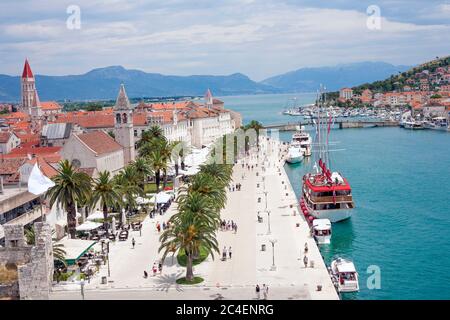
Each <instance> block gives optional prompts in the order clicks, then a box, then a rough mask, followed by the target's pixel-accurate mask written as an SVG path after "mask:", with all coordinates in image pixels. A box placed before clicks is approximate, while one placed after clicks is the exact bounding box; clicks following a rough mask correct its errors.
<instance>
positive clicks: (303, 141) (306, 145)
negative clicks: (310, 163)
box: [292, 126, 312, 157]
mask: <svg viewBox="0 0 450 320" xmlns="http://www.w3.org/2000/svg"><path fill="white" fill-rule="evenodd" d="M292 141H293V142H298V143H299V144H300V148H301V149H302V152H303V156H305V157H309V156H311V143H312V139H311V135H310V134H309V133H308V132H306V131H305V127H304V126H301V127H300V130H298V131H297V132H295V133H294V134H293V135H292Z"/></svg>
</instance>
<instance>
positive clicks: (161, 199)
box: [151, 191, 171, 203]
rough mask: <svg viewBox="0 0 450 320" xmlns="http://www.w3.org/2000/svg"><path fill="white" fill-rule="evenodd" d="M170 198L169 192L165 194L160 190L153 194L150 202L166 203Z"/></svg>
mask: <svg viewBox="0 0 450 320" xmlns="http://www.w3.org/2000/svg"><path fill="white" fill-rule="evenodd" d="M170 198H171V195H170V194H167V193H165V192H162V191H161V192H160V193H158V194H157V195H155V196H154V197H153V198H152V199H151V202H152V203H155V202H156V203H167V202H168V201H169V200H170Z"/></svg>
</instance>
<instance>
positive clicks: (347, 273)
mask: <svg viewBox="0 0 450 320" xmlns="http://www.w3.org/2000/svg"><path fill="white" fill-rule="evenodd" d="M329 272H330V276H331V280H332V281H333V284H334V285H335V287H336V289H337V290H338V292H357V291H359V283H358V272H357V271H356V268H355V265H354V264H353V262H352V261H350V260H346V259H343V258H337V259H336V260H333V261H332V262H331V266H330V268H329Z"/></svg>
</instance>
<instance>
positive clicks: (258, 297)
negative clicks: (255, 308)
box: [256, 284, 261, 300]
mask: <svg viewBox="0 0 450 320" xmlns="http://www.w3.org/2000/svg"><path fill="white" fill-rule="evenodd" d="M260 291H261V289H260V288H259V284H257V285H256V299H257V300H259V299H260V298H261V296H260Z"/></svg>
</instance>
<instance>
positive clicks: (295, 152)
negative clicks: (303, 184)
mask: <svg viewBox="0 0 450 320" xmlns="http://www.w3.org/2000/svg"><path fill="white" fill-rule="evenodd" d="M302 160H303V152H302V148H301V146H300V144H299V143H298V142H292V143H291V145H290V146H289V149H288V154H287V158H286V161H287V162H289V163H299V162H302Z"/></svg>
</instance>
